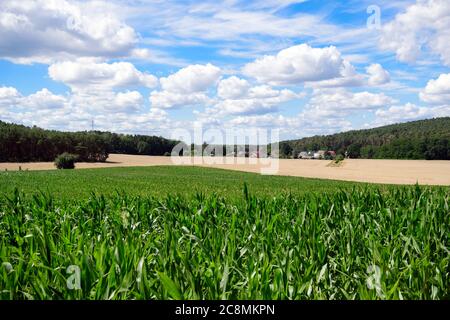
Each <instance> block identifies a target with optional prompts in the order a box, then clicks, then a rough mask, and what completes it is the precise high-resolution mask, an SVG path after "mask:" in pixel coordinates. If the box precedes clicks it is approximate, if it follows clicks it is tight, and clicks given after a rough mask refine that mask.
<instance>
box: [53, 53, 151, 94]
mask: <svg viewBox="0 0 450 320" xmlns="http://www.w3.org/2000/svg"><path fill="white" fill-rule="evenodd" d="M48 73H49V76H50V78H52V79H53V80H55V81H60V82H63V83H65V84H66V85H68V86H69V87H70V88H71V89H72V90H73V91H86V90H88V91H99V90H112V89H114V88H124V87H131V86H145V87H149V88H151V87H154V86H156V85H157V81H158V80H157V78H156V77H155V76H153V75H151V74H148V73H144V72H141V71H139V70H137V69H136V68H135V67H134V65H133V64H131V63H129V62H114V63H97V62H94V61H92V60H89V59H79V60H77V61H65V62H58V63H55V64H52V65H50V67H49V68H48Z"/></svg>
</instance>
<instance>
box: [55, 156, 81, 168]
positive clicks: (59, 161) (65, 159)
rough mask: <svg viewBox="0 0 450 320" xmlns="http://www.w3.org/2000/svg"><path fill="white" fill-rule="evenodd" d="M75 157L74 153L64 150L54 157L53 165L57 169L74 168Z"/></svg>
mask: <svg viewBox="0 0 450 320" xmlns="http://www.w3.org/2000/svg"><path fill="white" fill-rule="evenodd" d="M77 158H78V156H77V155H75V154H71V153H67V152H64V153H62V154H60V155H59V156H57V157H56V159H55V166H56V168H58V169H74V168H75V161H76V160H77Z"/></svg>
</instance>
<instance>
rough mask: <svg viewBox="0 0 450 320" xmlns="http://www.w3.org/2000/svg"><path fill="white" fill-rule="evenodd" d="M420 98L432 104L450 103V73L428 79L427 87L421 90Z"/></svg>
mask: <svg viewBox="0 0 450 320" xmlns="http://www.w3.org/2000/svg"><path fill="white" fill-rule="evenodd" d="M420 99H421V100H422V101H425V102H428V103H431V104H450V73H447V74H441V75H440V76H439V78H437V79H436V80H434V79H432V80H430V81H428V83H427V86H426V87H425V89H424V90H422V92H420Z"/></svg>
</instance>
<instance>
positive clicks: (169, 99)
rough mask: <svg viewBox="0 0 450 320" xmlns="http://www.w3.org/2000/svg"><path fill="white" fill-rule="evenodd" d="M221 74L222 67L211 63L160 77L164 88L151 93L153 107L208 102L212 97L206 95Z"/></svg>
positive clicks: (164, 107)
mask: <svg viewBox="0 0 450 320" xmlns="http://www.w3.org/2000/svg"><path fill="white" fill-rule="evenodd" d="M220 75H221V70H220V68H218V67H216V66H214V65H212V64H210V63H208V64H206V65H199V64H196V65H190V66H187V67H185V68H182V69H180V70H179V71H177V72H176V73H174V74H171V75H169V76H168V77H165V78H161V79H159V81H160V83H161V87H162V90H161V91H153V92H152V93H151V94H150V102H151V104H152V107H154V108H161V109H169V108H176V107H181V106H186V105H198V104H207V103H209V101H210V98H209V97H208V96H207V95H206V91H207V90H208V89H209V88H210V87H212V86H214V85H216V83H217V81H218V80H219V78H220Z"/></svg>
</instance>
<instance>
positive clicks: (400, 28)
mask: <svg viewBox="0 0 450 320" xmlns="http://www.w3.org/2000/svg"><path fill="white" fill-rule="evenodd" d="M382 32H383V33H382V36H381V38H380V46H381V48H382V49H385V50H390V51H394V52H395V53H396V55H397V59H398V60H399V61H402V62H415V61H416V60H417V59H418V58H419V56H420V53H421V51H422V50H424V49H425V50H430V51H431V52H432V53H434V54H437V55H439V56H440V58H441V60H442V61H443V62H444V64H446V65H450V41H449V39H450V2H449V1H448V0H418V1H417V2H416V3H415V4H412V5H410V6H409V7H407V8H406V10H405V11H404V12H402V13H400V14H397V15H396V17H395V19H394V20H393V21H391V22H389V23H387V24H385V25H384V26H383V29H382Z"/></svg>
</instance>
